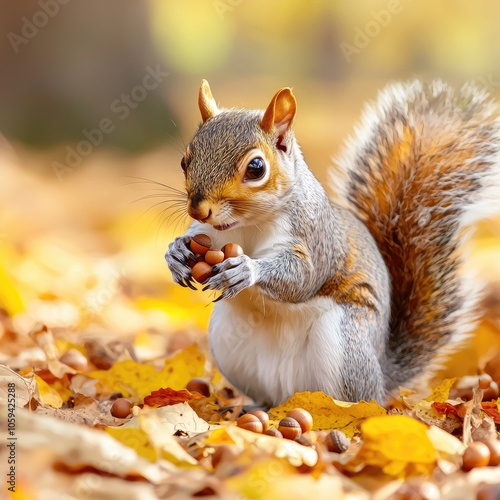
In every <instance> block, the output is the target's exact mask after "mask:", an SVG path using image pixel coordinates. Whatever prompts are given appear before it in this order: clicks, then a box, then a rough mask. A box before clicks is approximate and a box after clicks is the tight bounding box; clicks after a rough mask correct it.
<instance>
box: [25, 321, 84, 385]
mask: <svg viewBox="0 0 500 500" xmlns="http://www.w3.org/2000/svg"><path fill="white" fill-rule="evenodd" d="M29 335H30V337H31V338H32V339H33V341H34V342H35V343H36V345H37V346H38V347H40V349H42V350H43V352H44V353H45V356H46V358H47V368H48V369H49V370H50V372H51V373H52V374H53V375H54V376H55V377H57V378H62V377H63V376H64V375H66V374H67V373H71V374H75V373H77V371H76V370H74V369H73V368H71V367H70V366H68V365H66V364H64V363H61V362H60V361H59V353H58V351H57V347H56V344H55V342H54V337H53V335H52V332H51V331H50V330H49V329H48V328H47V327H46V326H45V325H43V324H41V323H37V324H36V325H35V326H34V327H33V328H32V330H31V331H30V333H29Z"/></svg>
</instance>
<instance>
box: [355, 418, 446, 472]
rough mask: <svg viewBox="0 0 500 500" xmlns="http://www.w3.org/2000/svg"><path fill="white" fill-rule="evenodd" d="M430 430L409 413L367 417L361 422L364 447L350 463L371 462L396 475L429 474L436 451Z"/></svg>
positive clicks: (358, 464)
mask: <svg viewBox="0 0 500 500" xmlns="http://www.w3.org/2000/svg"><path fill="white" fill-rule="evenodd" d="M427 432H428V427H427V426H426V425H425V424H423V423H421V422H418V421H417V420H415V419H413V418H411V417H408V416H406V415H384V416H381V417H372V418H368V419H367V420H365V421H364V422H363V423H362V424H361V436H362V440H363V444H362V446H361V449H360V451H359V453H358V454H357V455H356V457H355V458H354V459H353V460H352V461H351V462H349V463H348V464H347V466H348V468H351V469H353V470H356V468H357V467H359V466H360V465H365V466H366V465H371V466H375V467H379V468H380V469H381V470H382V472H384V473H385V474H388V475H389V476H393V477H406V476H409V475H415V474H423V475H429V474H430V473H431V472H432V471H433V469H434V467H435V466H436V460H437V454H436V450H435V449H434V446H433V445H432V442H431V440H430V439H429V436H428V434H427Z"/></svg>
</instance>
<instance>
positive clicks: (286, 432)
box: [278, 417, 302, 441]
mask: <svg viewBox="0 0 500 500" xmlns="http://www.w3.org/2000/svg"><path fill="white" fill-rule="evenodd" d="M278 430H279V431H280V432H281V434H283V437H284V438H285V439H291V440H292V441H293V440H294V439H295V438H296V437H297V436H300V435H301V434H302V430H301V429H300V424H299V423H298V422H297V420H295V419H294V418H291V417H285V418H283V419H281V421H280V423H279V425H278Z"/></svg>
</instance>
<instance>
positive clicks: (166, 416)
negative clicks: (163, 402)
mask: <svg viewBox="0 0 500 500" xmlns="http://www.w3.org/2000/svg"><path fill="white" fill-rule="evenodd" d="M123 427H141V428H143V429H144V430H145V431H146V432H147V433H148V434H151V433H159V434H160V433H163V434H167V435H170V436H172V435H174V434H175V433H176V432H180V431H182V432H183V433H185V434H186V435H188V436H193V435H195V434H199V433H202V432H207V431H209V430H210V429H212V428H213V427H212V426H210V425H209V424H208V423H207V422H205V421H204V420H202V419H201V418H199V417H198V415H196V413H195V412H194V411H193V409H192V408H191V407H190V406H189V404H188V403H179V404H176V405H171V406H162V407H160V408H147V407H145V408H144V409H143V410H142V411H141V412H140V414H139V415H138V417H134V418H132V419H131V420H129V421H127V422H126V423H125V424H124V425H123Z"/></svg>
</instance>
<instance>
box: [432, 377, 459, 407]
mask: <svg viewBox="0 0 500 500" xmlns="http://www.w3.org/2000/svg"><path fill="white" fill-rule="evenodd" d="M456 381H457V379H456V378H447V379H444V380H443V381H442V382H441V383H440V384H439V385H438V386H437V387H435V388H434V390H433V391H432V394H431V395H430V396H429V397H427V398H425V400H426V401H431V402H437V403H444V402H445V401H446V400H447V399H448V397H449V395H450V389H451V388H452V387H453V385H454V384H455V382H456Z"/></svg>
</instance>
